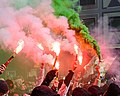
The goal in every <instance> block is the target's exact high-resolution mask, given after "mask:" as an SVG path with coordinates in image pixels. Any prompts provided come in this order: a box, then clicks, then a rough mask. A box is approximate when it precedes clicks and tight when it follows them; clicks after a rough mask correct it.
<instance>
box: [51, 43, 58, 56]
mask: <svg viewBox="0 0 120 96" xmlns="http://www.w3.org/2000/svg"><path fill="white" fill-rule="evenodd" d="M52 50H53V51H54V52H55V53H56V55H57V56H58V55H59V53H60V43H59V42H57V41H56V42H54V43H53V44H52Z"/></svg>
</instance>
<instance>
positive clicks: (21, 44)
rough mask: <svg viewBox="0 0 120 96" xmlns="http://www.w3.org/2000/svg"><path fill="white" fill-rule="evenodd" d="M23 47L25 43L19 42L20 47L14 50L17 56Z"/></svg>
mask: <svg viewBox="0 0 120 96" xmlns="http://www.w3.org/2000/svg"><path fill="white" fill-rule="evenodd" d="M23 47H24V41H23V40H19V41H18V46H17V48H16V49H15V50H14V52H15V53H16V54H18V53H19V52H20V51H21V50H22V49H23Z"/></svg>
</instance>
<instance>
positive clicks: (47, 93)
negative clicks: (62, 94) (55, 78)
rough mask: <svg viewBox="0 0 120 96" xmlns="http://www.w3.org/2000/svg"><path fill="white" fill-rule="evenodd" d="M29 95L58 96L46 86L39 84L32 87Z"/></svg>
mask: <svg viewBox="0 0 120 96" xmlns="http://www.w3.org/2000/svg"><path fill="white" fill-rule="evenodd" d="M31 96H59V95H57V94H56V93H55V92H53V91H52V89H50V88H49V87H48V86H45V85H41V86H37V87H35V88H34V89H33V91H32V93H31Z"/></svg>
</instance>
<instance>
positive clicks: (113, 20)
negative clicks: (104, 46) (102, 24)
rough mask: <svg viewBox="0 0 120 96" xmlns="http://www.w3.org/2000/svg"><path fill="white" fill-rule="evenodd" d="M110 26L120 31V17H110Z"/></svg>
mask: <svg viewBox="0 0 120 96" xmlns="http://www.w3.org/2000/svg"><path fill="white" fill-rule="evenodd" d="M109 26H110V27H112V28H116V29H117V30H119V31H120V16H116V17H109ZM113 31H114V30H113Z"/></svg>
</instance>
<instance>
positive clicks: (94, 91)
mask: <svg viewBox="0 0 120 96" xmlns="http://www.w3.org/2000/svg"><path fill="white" fill-rule="evenodd" d="M88 91H89V92H90V93H91V95H92V96H101V95H102V90H101V88H100V87H98V86H96V85H92V86H90V87H89V88H88Z"/></svg>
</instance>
